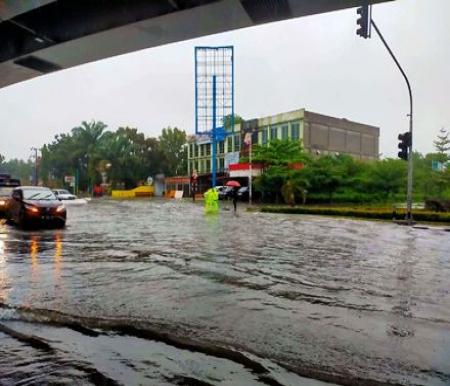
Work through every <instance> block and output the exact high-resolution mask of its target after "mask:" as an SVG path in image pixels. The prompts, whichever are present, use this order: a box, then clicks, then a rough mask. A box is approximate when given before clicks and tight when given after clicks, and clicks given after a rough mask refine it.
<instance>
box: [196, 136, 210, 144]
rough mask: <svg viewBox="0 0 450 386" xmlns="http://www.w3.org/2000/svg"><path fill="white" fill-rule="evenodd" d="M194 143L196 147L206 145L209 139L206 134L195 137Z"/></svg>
mask: <svg viewBox="0 0 450 386" xmlns="http://www.w3.org/2000/svg"><path fill="white" fill-rule="evenodd" d="M195 142H196V143H197V145H204V144H206V143H211V137H210V136H209V135H207V134H203V135H196V136H195Z"/></svg>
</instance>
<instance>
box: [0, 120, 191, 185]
mask: <svg viewBox="0 0 450 386" xmlns="http://www.w3.org/2000/svg"><path fill="white" fill-rule="evenodd" d="M185 144H186V133H185V131H184V130H180V129H178V128H176V127H175V128H171V127H167V128H164V129H163V130H162V132H161V135H159V136H158V137H157V138H154V137H146V136H145V135H144V134H143V133H142V132H139V131H138V129H136V128H131V127H119V128H118V129H117V130H116V131H109V130H107V125H106V124H105V123H103V122H101V121H91V122H86V121H83V122H82V123H81V125H80V126H78V127H75V128H73V129H72V130H71V131H70V133H65V134H58V135H56V136H55V137H54V140H53V141H52V142H51V143H48V144H45V145H44V146H43V147H42V148H41V149H40V150H41V156H40V158H39V162H38V163H39V176H40V179H41V180H42V181H43V183H44V184H45V185H48V186H62V185H63V184H64V177H65V176H68V175H70V176H77V177H78V187H79V189H80V190H82V191H88V190H90V189H91V188H92V186H93V185H95V184H99V183H101V182H102V175H106V176H107V179H108V181H109V182H111V184H112V186H113V187H117V186H119V187H123V188H126V189H128V188H133V187H135V186H136V185H138V184H139V183H141V182H143V181H145V180H146V179H147V178H148V177H149V176H154V175H155V174H158V173H163V174H165V175H177V174H179V175H184V174H186V171H187V159H186V158H187V152H186V147H185ZM0 160H1V161H2V162H0V168H1V170H2V171H5V172H9V173H10V174H11V175H14V176H16V177H17V178H20V179H21V181H22V183H23V184H24V183H27V182H30V176H31V175H32V174H33V168H34V162H33V161H31V160H28V161H23V160H17V159H13V160H10V161H8V162H5V161H4V158H0Z"/></svg>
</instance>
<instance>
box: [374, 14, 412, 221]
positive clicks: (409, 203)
mask: <svg viewBox="0 0 450 386" xmlns="http://www.w3.org/2000/svg"><path fill="white" fill-rule="evenodd" d="M370 23H371V25H372V26H373V28H374V29H375V31H376V33H377V34H378V36H379V37H380V39H381V41H382V42H383V44H384V46H385V47H386V49H387V50H388V52H389V54H390V55H391V57H392V59H393V60H394V62H395V64H396V65H397V67H398V69H399V70H400V72H401V74H402V75H403V78H404V79H405V82H406V86H407V87H408V93H409V114H408V116H409V141H408V181H407V187H406V215H405V220H406V221H408V222H412V221H413V217H412V190H413V153H412V149H413V97H412V91H411V84H410V83H409V79H408V77H407V76H406V74H405V71H403V68H402V66H401V65H400V63H399V62H398V60H397V58H396V57H395V55H394V53H393V52H392V50H391V48H390V47H389V45H388V44H387V42H386V40H385V39H384V37H383V35H382V34H381V32H380V30H379V29H378V27H377V25H376V24H375V22H374V21H373V19H372V18H371V20H370Z"/></svg>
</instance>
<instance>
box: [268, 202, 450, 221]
mask: <svg viewBox="0 0 450 386" xmlns="http://www.w3.org/2000/svg"><path fill="white" fill-rule="evenodd" d="M261 212H266V213H287V214H311V215H323V216H343V217H357V218H366V219H377V220H401V219H403V218H404V217H405V210H404V209H395V210H393V209H390V208H363V207H362V208H352V207H333V206H327V207H323V206H303V205H302V206H294V207H291V206H281V205H267V206H263V207H261ZM413 217H414V219H415V220H416V221H425V222H440V223H450V213H441V212H432V211H427V210H420V209H417V210H415V211H413Z"/></svg>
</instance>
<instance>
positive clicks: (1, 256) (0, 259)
mask: <svg viewBox="0 0 450 386" xmlns="http://www.w3.org/2000/svg"><path fill="white" fill-rule="evenodd" d="M5 237H6V235H3V234H1V235H0V302H2V303H4V302H6V301H7V289H8V288H9V278H8V274H7V272H6V256H5V240H4V239H5Z"/></svg>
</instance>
